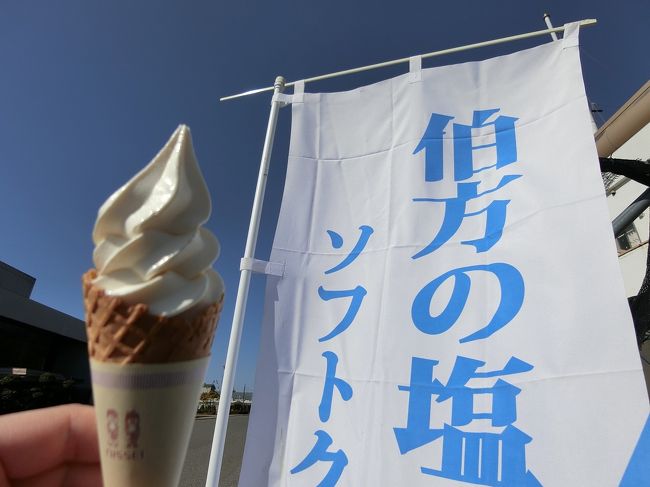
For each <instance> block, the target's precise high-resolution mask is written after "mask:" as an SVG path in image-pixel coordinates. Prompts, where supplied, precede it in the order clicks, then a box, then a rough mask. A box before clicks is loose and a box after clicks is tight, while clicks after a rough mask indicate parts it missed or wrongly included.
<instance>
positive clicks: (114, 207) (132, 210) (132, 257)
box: [93, 125, 224, 316]
mask: <svg viewBox="0 0 650 487" xmlns="http://www.w3.org/2000/svg"><path fill="white" fill-rule="evenodd" d="M210 210H211V204H210V194H209V193H208V189H207V187H206V184H205V181H204V180H203V176H202V174H201V170H200V169H199V166H198V163H197V161H196V157H195V155H194V148H193V147H192V136H191V134H190V130H189V128H188V127H187V126H185V125H180V126H179V127H178V128H177V129H176V131H175V132H174V134H173V135H172V137H171V138H170V139H169V141H168V142H167V144H166V145H165V147H163V148H162V150H161V151H160V152H159V153H158V155H156V157H154V159H153V160H152V161H151V162H150V163H149V164H148V165H147V166H146V167H145V168H144V169H142V170H141V171H140V172H139V173H138V174H136V175H135V176H134V177H133V179H131V180H130V181H129V182H128V183H126V184H125V185H124V186H122V187H121V188H120V189H118V190H117V191H116V192H115V193H114V194H113V195H111V196H110V197H109V198H108V200H106V202H105V203H104V204H103V205H102V206H101V208H100V209H99V212H98V215H97V221H96V223H95V229H94V230H93V241H94V243H95V251H94V253H93V260H94V262H95V266H96V268H97V273H98V276H97V278H96V279H95V281H94V284H95V285H96V286H98V287H100V288H102V289H103V290H104V291H105V292H106V294H108V295H111V296H118V297H121V298H123V299H124V300H125V301H127V302H128V303H133V304H135V303H144V304H147V305H148V306H149V312H150V313H151V314H154V315H160V316H174V315H178V314H180V313H184V312H187V313H188V314H193V313H195V312H199V311H201V310H202V309H204V308H205V307H206V306H208V305H210V304H212V303H214V302H216V301H218V300H219V299H221V296H222V295H223V291H224V284H223V280H222V279H221V276H219V274H218V273H217V272H215V271H214V270H213V269H212V263H213V262H214V261H215V260H216V258H217V257H218V255H219V242H218V240H217V238H216V237H215V236H214V235H213V234H212V233H211V232H210V231H208V230H206V229H205V228H203V227H202V226H201V224H202V223H204V222H205V221H206V220H207V219H208V217H209V216H210Z"/></svg>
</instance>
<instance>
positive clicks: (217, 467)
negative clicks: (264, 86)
mask: <svg viewBox="0 0 650 487" xmlns="http://www.w3.org/2000/svg"><path fill="white" fill-rule="evenodd" d="M273 87H274V94H275V93H281V92H282V91H283V90H284V78H283V77H282V76H278V77H277V78H276V79H275V83H274V85H273ZM280 106H281V102H280V101H279V100H275V99H274V100H273V101H272V102H271V113H270V115H269V123H268V125H267V127H266V138H265V139H264V149H263V150H262V160H261V161H260V172H259V175H258V177H257V188H256V189H255V199H254V201H253V210H252V212H251V221H250V224H249V227H248V237H247V239H246V250H245V252H244V258H245V259H252V258H253V257H254V256H255V247H256V246H257V234H258V232H259V228H260V217H261V215H262V204H263V203H264V192H265V190H266V179H267V176H268V169H269V162H270V160H271V151H272V149H273V140H274V138H275V127H276V125H277V121H278V112H279V110H280ZM250 280H251V271H250V270H249V269H242V270H241V273H240V277H239V288H238V289H237V301H236V302H235V312H234V315H233V320H232V328H231V330H230V341H229V343H228V354H227V356H226V366H225V369H224V373H223V374H224V375H223V381H222V385H221V397H220V398H219V410H218V411H217V422H216V424H215V427H214V436H213V438H212V450H211V452H210V463H209V465H208V476H207V479H206V482H205V485H206V487H217V485H218V484H219V476H220V475H221V461H222V459H223V448H224V443H225V439H226V430H227V429H228V415H229V413H230V402H231V391H232V389H233V384H234V381H235V371H236V368H237V357H238V355H239V345H240V342H241V332H242V328H243V326H242V325H243V323H244V315H245V312H246V301H247V299H248V287H249V284H250Z"/></svg>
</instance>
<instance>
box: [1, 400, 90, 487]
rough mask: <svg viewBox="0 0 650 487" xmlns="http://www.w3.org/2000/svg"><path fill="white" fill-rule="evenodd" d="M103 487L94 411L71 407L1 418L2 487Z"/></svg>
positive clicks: (28, 412) (83, 407)
mask: <svg viewBox="0 0 650 487" xmlns="http://www.w3.org/2000/svg"><path fill="white" fill-rule="evenodd" d="M101 485H102V476H101V470H100V467H99V447H98V442H97V428H96V425H95V411H94V409H93V408H92V407H90V406H82V405H80V404H69V405H65V406H57V407H52V408H45V409H36V410H33V411H25V412H21V413H14V414H6V415H4V416H0V487H60V486H61V487H63V486H65V487H76V486H79V487H94V486H101Z"/></svg>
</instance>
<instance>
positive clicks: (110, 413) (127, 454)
mask: <svg viewBox="0 0 650 487" xmlns="http://www.w3.org/2000/svg"><path fill="white" fill-rule="evenodd" d="M119 424H120V417H119V414H118V412H117V411H116V410H115V409H108V410H107V411H106V433H107V434H108V436H107V438H108V447H107V448H106V455H107V456H108V457H109V458H111V459H113V460H133V461H135V460H142V459H144V450H143V449H138V441H139V440H140V414H139V413H138V412H137V411H136V410H135V409H131V410H129V411H128V412H127V413H126V415H125V416H124V434H125V435H126V438H124V440H123V442H125V443H126V445H125V446H126V448H120V427H119Z"/></svg>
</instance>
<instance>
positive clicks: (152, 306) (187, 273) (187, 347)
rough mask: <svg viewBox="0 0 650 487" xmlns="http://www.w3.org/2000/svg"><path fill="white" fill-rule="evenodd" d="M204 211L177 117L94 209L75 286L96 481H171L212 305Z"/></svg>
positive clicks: (213, 283)
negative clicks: (164, 137) (95, 442)
mask: <svg viewBox="0 0 650 487" xmlns="http://www.w3.org/2000/svg"><path fill="white" fill-rule="evenodd" d="M210 209H211V208H210V196H209V193H208V190H207V187H206V185H205V182H204V180H203V176H202V175H201V171H200V169H199V166H198V164H197V162H196V158H195V156H194V149H193V148H192V140H191V135H190V131H189V129H188V128H187V127H186V126H184V125H181V126H179V127H178V129H176V131H175V132H174V134H173V135H172V137H171V139H170V140H169V141H168V142H167V144H166V145H165V147H163V149H162V150H161V151H160V152H159V153H158V155H156V157H155V158H154V159H153V160H152V161H151V162H150V163H149V164H148V165H147V166H146V167H145V168H144V169H143V170H142V171H140V172H139V173H138V174H136V175H135V176H134V177H133V179H131V180H130V181H129V182H127V183H126V184H125V185H124V186H122V187H121V188H120V189H119V190H117V191H116V192H115V193H114V194H113V195H112V196H111V197H109V198H108V200H107V201H106V202H105V203H104V204H103V205H102V207H101V208H100V209H99V213H98V217H97V221H96V224H95V229H94V231H93V241H94V243H95V251H94V253H93V260H94V262H95V266H96V269H91V270H89V271H88V272H87V273H86V274H85V275H84V276H83V293H84V304H85V310H86V331H87V335H88V353H89V356H90V362H91V371H92V380H93V396H94V399H95V410H96V415H97V427H98V433H99V441H100V450H101V462H102V476H103V480H104V485H105V486H106V487H111V486H119V487H129V486H149V485H151V486H177V485H178V481H179V478H180V474H181V469H182V465H183V460H184V458H185V452H186V450H187V444H188V441H189V436H190V434H191V429H192V425H193V419H194V413H195V411H196V405H197V401H198V396H199V394H200V390H201V385H202V384H203V378H204V375H205V369H206V367H207V362H208V356H209V354H210V348H211V346H212V340H213V338H214V332H215V329H216V326H217V320H218V318H219V313H220V312H221V308H222V304H223V295H224V285H223V281H222V279H221V277H220V276H219V274H217V273H216V272H215V271H214V270H213V269H212V263H213V262H214V260H216V258H217V256H218V253H219V243H218V241H217V239H216V237H214V235H212V233H210V232H209V231H208V230H206V229H205V228H203V227H201V225H202V224H203V223H204V222H205V221H206V220H207V219H208V217H209V215H210Z"/></svg>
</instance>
